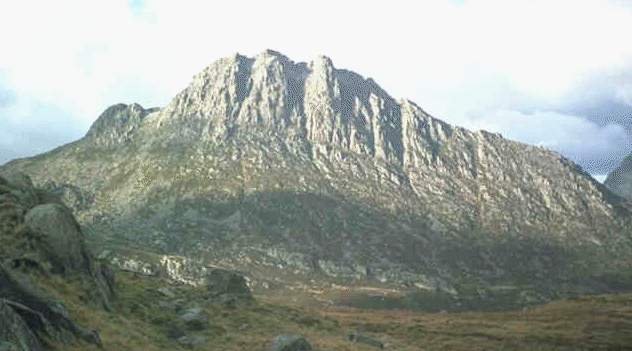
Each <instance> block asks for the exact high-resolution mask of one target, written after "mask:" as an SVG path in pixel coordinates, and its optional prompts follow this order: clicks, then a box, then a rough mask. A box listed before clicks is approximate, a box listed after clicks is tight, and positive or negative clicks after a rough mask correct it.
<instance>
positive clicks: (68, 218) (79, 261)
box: [24, 204, 90, 274]
mask: <svg viewBox="0 0 632 351" xmlns="http://www.w3.org/2000/svg"><path fill="white" fill-rule="evenodd" d="M24 223H25V224H26V226H27V227H28V228H29V229H30V230H31V231H32V232H33V233H36V234H37V236H38V239H39V240H38V244H39V246H40V247H39V249H40V252H42V253H43V254H44V255H45V256H46V258H47V259H48V260H49V261H50V262H51V263H52V264H53V265H52V268H53V270H54V271H55V272H56V273H62V274H64V273H69V272H77V271H80V272H86V273H88V272H90V263H89V261H90V257H89V255H88V252H87V250H86V247H85V243H84V240H83V234H82V233H81V229H80V227H79V224H78V223H77V221H76V220H75V218H74V217H73V216H72V213H70V210H68V208H66V207H64V206H63V205H60V204H44V205H39V206H35V207H34V208H32V209H31V210H30V211H29V212H28V213H27V214H26V218H25V219H24Z"/></svg>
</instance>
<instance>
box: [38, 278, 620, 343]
mask: <svg viewBox="0 0 632 351" xmlns="http://www.w3.org/2000/svg"><path fill="white" fill-rule="evenodd" d="M117 277H118V278H117V279H118V283H117V287H118V297H117V299H116V302H115V307H114V309H115V310H114V311H113V312H106V311H103V310H100V309H97V308H93V307H89V306H86V305H85V304H84V302H83V301H82V300H81V297H80V296H78V295H77V294H76V291H77V290H76V289H75V288H74V287H73V285H72V284H67V283H66V282H63V281H61V280H53V281H51V282H49V283H48V284H49V286H50V287H51V288H53V289H54V290H55V291H57V292H58V295H59V297H60V298H63V300H64V301H65V304H66V306H67V307H68V309H69V310H70V312H71V315H72V316H73V318H75V319H76V320H77V321H78V322H79V323H80V324H81V325H82V326H85V327H89V328H93V329H97V330H99V332H100V334H101V337H102V339H103V343H104V345H103V349H102V350H105V351H121V350H148V351H158V350H184V348H182V346H180V345H179V344H178V343H177V342H176V341H174V340H172V339H169V338H168V337H167V331H168V328H169V325H170V323H171V322H172V321H173V320H174V319H175V318H176V314H175V312H172V311H169V310H168V309H165V308H163V307H160V306H159V304H158V301H160V300H161V299H164V296H161V295H160V294H159V293H158V292H157V289H158V288H160V287H163V286H165V285H167V282H165V281H163V280H161V279H158V278H150V277H135V276H134V275H132V274H129V273H119V274H118V276H117ZM170 288H171V289H172V290H173V291H174V292H176V294H177V298H178V299H180V300H182V301H184V303H185V304H189V305H201V306H202V307H203V308H204V309H205V310H206V311H207V312H208V314H209V316H210V327H209V328H208V329H207V330H204V331H201V332H199V334H200V335H203V336H204V337H206V338H207V340H208V342H207V343H206V344H205V345H202V346H201V347H199V348H198V350H225V351H237V350H248V351H258V350H261V351H263V350H267V349H268V347H269V344H270V341H271V340H272V339H273V338H274V337H275V336H277V335H279V334H283V333H298V334H302V335H305V336H306V337H307V339H308V340H309V341H310V342H311V343H312V345H313V346H314V347H315V349H316V350H327V351H338V350H339V351H354V350H357V351H363V350H375V348H372V347H370V346H365V345H361V344H353V343H350V342H348V341H347V340H346V339H345V336H346V334H347V333H348V332H349V331H352V330H358V331H360V332H361V333H363V334H365V335H368V336H371V337H374V338H376V339H379V340H381V341H383V342H384V343H385V344H386V349H387V350H401V351H408V350H468V351H469V350H632V294H619V295H599V296H585V297H580V298H575V299H568V300H562V301H556V302H551V303H549V304H546V305H542V306H536V307H532V308H529V309H525V310H520V311H507V312H459V313H422V312H412V311H401V310H360V309H353V308H343V307H327V308H316V307H313V306H310V307H306V306H304V305H301V304H290V303H283V302H281V299H270V298H266V297H259V298H258V299H257V302H254V303H251V304H239V305H238V306H237V307H231V306H225V305H218V304H205V303H203V301H204V293H205V292H204V290H203V289H195V288H190V287H185V286H171V287H170ZM57 349H58V350H70V351H76V350H99V349H98V348H96V347H94V346H90V345H85V344H77V345H74V346H71V347H69V346H59V347H58V348H57Z"/></svg>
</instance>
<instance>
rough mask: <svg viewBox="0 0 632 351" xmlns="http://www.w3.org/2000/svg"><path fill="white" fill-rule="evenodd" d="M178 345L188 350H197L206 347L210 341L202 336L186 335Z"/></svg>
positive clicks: (179, 339) (179, 340)
mask: <svg viewBox="0 0 632 351" xmlns="http://www.w3.org/2000/svg"><path fill="white" fill-rule="evenodd" d="M177 341H178V344H180V345H182V346H184V347H186V348H188V349H196V348H200V347H202V346H205V345H206V344H207V343H208V339H207V338H206V337H205V336H202V335H185V336H182V337H179V338H178V339H177Z"/></svg>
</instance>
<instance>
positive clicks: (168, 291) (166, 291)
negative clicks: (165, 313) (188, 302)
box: [158, 286, 176, 299]
mask: <svg viewBox="0 0 632 351" xmlns="http://www.w3.org/2000/svg"><path fill="white" fill-rule="evenodd" d="M158 292H159V293H160V294H161V295H162V296H164V297H168V298H170V299H172V298H174V297H176V294H175V293H174V292H173V291H172V290H171V289H169V288H168V287H166V286H165V287H162V288H159V289H158Z"/></svg>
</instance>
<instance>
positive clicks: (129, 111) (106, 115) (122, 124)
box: [86, 103, 158, 147]
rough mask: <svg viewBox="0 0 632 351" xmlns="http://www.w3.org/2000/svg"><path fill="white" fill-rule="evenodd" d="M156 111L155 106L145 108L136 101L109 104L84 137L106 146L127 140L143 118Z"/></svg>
mask: <svg viewBox="0 0 632 351" xmlns="http://www.w3.org/2000/svg"><path fill="white" fill-rule="evenodd" d="M156 111H158V109H157V108H150V109H145V108H143V107H142V106H141V105H139V104H136V103H133V104H130V105H126V104H116V105H113V106H110V107H108V108H107V109H106V110H105V111H103V113H102V114H101V115H100V116H99V118H97V120H96V121H95V122H94V123H93V124H92V126H91V127H90V129H89V130H88V133H87V134H86V138H88V139H90V140H92V141H93V142H94V143H95V144H96V145H99V146H106V147H107V146H114V145H118V144H121V143H123V142H126V141H129V140H130V139H131V137H132V135H133V133H134V131H135V130H137V129H138V128H139V127H140V124H141V123H142V121H143V119H144V118H145V117H146V116H147V115H149V114H150V113H152V112H156Z"/></svg>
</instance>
